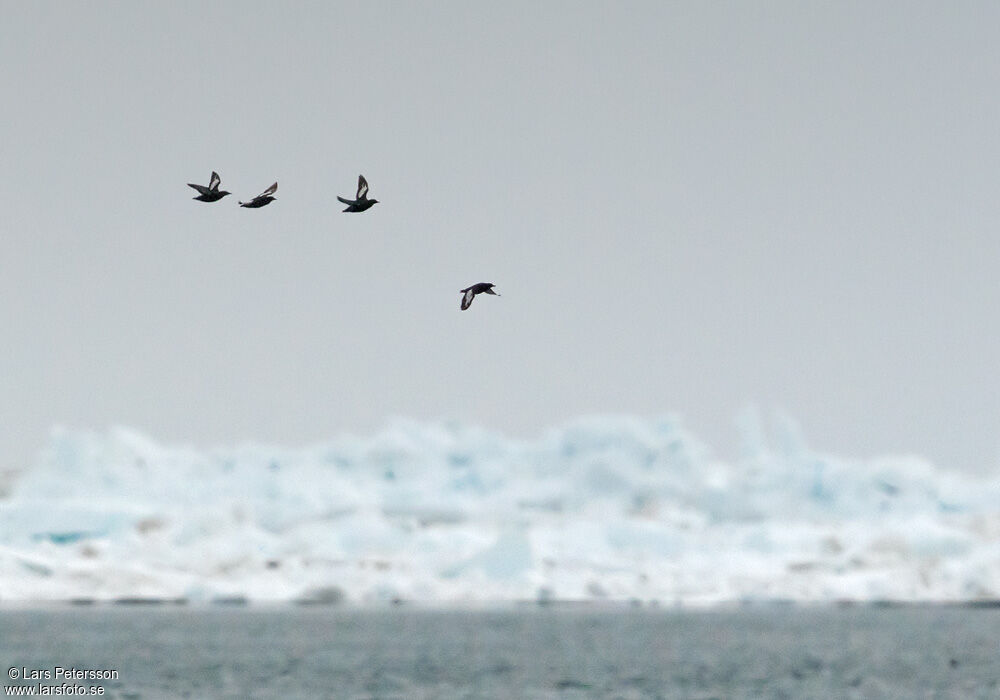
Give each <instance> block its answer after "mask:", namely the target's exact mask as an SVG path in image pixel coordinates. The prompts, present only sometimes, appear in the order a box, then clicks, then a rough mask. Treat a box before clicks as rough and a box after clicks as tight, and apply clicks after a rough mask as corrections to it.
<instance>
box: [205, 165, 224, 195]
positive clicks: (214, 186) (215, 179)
mask: <svg viewBox="0 0 1000 700" xmlns="http://www.w3.org/2000/svg"><path fill="white" fill-rule="evenodd" d="M221 182H222V178H221V177H219V173H217V172H215V171H214V170H213V171H212V179H211V180H209V182H208V189H210V190H216V191H218V189H219V184H220V183H221Z"/></svg>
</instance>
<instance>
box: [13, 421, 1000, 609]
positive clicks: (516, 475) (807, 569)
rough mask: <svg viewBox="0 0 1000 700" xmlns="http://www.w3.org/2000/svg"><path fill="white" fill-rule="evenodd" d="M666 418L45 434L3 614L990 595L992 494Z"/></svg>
mask: <svg viewBox="0 0 1000 700" xmlns="http://www.w3.org/2000/svg"><path fill="white" fill-rule="evenodd" d="M779 423H780V425H779V427H778V428H777V429H776V430H773V431H771V435H770V436H767V435H765V431H763V430H762V429H761V428H760V425H759V421H757V420H755V419H754V417H753V415H752V414H748V416H747V417H745V418H744V420H743V421H742V423H741V432H742V435H743V438H744V440H743V444H744V448H743V449H744V454H743V456H742V457H741V458H739V459H737V460H733V461H731V462H724V461H721V460H718V459H715V458H713V456H712V453H711V451H710V450H709V449H708V448H707V447H706V446H704V445H702V444H701V443H699V442H698V440H696V439H695V438H694V437H692V436H691V435H690V434H689V433H687V432H686V431H685V430H684V429H683V428H682V427H681V424H680V423H679V422H678V421H677V420H676V419H674V418H672V417H658V418H637V417H627V416H597V417H588V418H581V419H578V420H575V421H573V422H570V423H569V424H567V425H564V426H562V427H559V428H554V429H552V430H549V431H548V432H546V433H545V434H543V435H542V436H541V437H539V438H537V439H534V440H514V439H510V438H507V437H504V436H503V435H500V434H498V433H494V432H489V431H487V430H483V429H481V428H477V427H471V426H468V425H465V424H462V423H458V422H440V423H417V422H409V421H397V422H395V423H392V424H390V425H389V427H387V428H386V429H384V430H383V431H381V432H379V433H377V434H375V435H373V436H371V437H357V436H343V437H339V438H335V439H333V440H331V441H329V442H327V443H324V444H319V445H314V446H311V447H306V448H301V449H285V448H279V447H272V446H261V445H255V446H243V447H238V448H233V449H215V450H210V451H197V450H194V449H188V448H179V447H169V446H163V445H160V444H158V443H156V442H154V441H153V440H151V439H150V438H148V437H146V436H144V435H141V434H139V433H137V432H135V431H132V430H128V429H124V428H119V429H114V430H111V431H110V432H109V433H108V434H106V435H100V434H94V433H89V432H78V431H69V430H63V429H57V430H54V431H53V434H52V437H51V440H50V443H49V445H48V446H47V448H46V449H45V450H44V453H43V454H42V456H41V458H40V460H39V463H38V464H36V465H35V466H34V467H32V468H29V469H27V470H25V471H24V472H23V473H22V474H20V475H19V476H18V477H17V479H16V480H15V481H14V483H13V484H11V485H10V487H9V489H8V494H7V495H6V496H5V497H0V602H8V601H28V600H36V601H37V600H66V599H78V598H80V599H95V600H109V599H118V598H183V599H186V600H191V601H213V600H223V599H227V600H231V599H246V600H249V601H290V600H297V601H305V602H335V601H339V600H347V601H351V602H355V603H377V602H380V601H392V600H413V601H422V602H429V603H456V602H458V603H461V602H479V601H509V600H540V601H548V600H562V599H571V600H581V599H586V600H594V599H597V600H637V601H658V602H660V603H663V604H685V605H701V604H711V603H717V602H727V601H747V600H751V601H754V600H760V601H766V600H777V599H780V600H800V601H827V600H858V601H869V600H903V601H925V600H926V601H967V600H981V599H995V598H998V597H1000V482H998V479H997V478H995V476H994V477H993V478H976V477H972V476H970V475H967V474H964V473H958V472H954V471H948V470H945V469H940V468H936V467H935V466H933V465H931V464H929V463H927V462H926V461H924V460H921V459H919V458H915V457H898V458H880V459H869V460H848V459H839V458H835V457H830V456H826V455H821V454H817V453H815V452H813V451H811V450H810V449H809V448H808V447H807V446H806V443H805V441H804V440H803V439H802V438H801V437H800V436H799V435H798V432H797V430H796V429H795V427H794V425H792V424H791V423H790V422H788V421H784V422H779Z"/></svg>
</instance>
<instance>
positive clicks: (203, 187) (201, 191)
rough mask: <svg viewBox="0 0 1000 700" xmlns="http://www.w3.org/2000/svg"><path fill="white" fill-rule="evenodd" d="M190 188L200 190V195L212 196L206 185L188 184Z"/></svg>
mask: <svg viewBox="0 0 1000 700" xmlns="http://www.w3.org/2000/svg"><path fill="white" fill-rule="evenodd" d="M187 186H188V187H193V188H195V189H196V190H198V194H211V193H212V190H210V189H209V188H207V187H205V186H204V185H192V184H191V183H190V182H189V183H188V184H187Z"/></svg>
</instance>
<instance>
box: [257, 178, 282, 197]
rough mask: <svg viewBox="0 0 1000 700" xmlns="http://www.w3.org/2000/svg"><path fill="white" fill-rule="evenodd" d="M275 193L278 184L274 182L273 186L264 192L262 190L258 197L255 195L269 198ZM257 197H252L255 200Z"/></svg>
mask: <svg viewBox="0 0 1000 700" xmlns="http://www.w3.org/2000/svg"><path fill="white" fill-rule="evenodd" d="M277 191H278V183H277V182H276V183H274V184H273V185H271V186H270V187H268V188H267V189H266V190H264V191H263V192H261V193H260V194H259V195H257V197H270V196H271V195H272V194H274V193H275V192H277ZM257 197H254V199H257Z"/></svg>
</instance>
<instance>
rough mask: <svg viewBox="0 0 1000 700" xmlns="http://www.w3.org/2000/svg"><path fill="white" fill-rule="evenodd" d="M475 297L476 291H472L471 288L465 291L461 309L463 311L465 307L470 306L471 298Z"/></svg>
mask: <svg viewBox="0 0 1000 700" xmlns="http://www.w3.org/2000/svg"><path fill="white" fill-rule="evenodd" d="M475 298H476V293H475V292H474V291H472V290H471V289H470V290H469V291H467V292H466V293H465V296H463V297H462V311H465V310H466V309H467V308H469V307H470V306H472V300H473V299H475Z"/></svg>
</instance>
